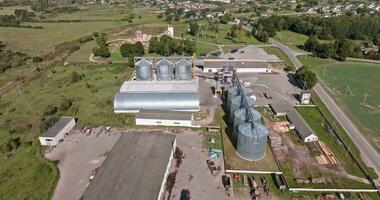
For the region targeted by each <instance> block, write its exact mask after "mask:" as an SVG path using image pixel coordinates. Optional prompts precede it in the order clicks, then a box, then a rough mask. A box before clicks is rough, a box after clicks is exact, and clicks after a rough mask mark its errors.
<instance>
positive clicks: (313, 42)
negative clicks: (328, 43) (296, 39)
mask: <svg viewBox="0 0 380 200" xmlns="http://www.w3.org/2000/svg"><path fill="white" fill-rule="evenodd" d="M318 46H319V41H318V37H317V36H315V35H310V36H309V38H308V39H307V40H306V42H305V50H306V51H309V52H314V51H315V50H316V49H317V48H318Z"/></svg>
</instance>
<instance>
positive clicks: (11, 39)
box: [0, 6, 166, 56]
mask: <svg viewBox="0 0 380 200" xmlns="http://www.w3.org/2000/svg"><path fill="white" fill-rule="evenodd" d="M86 9H87V10H83V11H79V12H74V13H67V14H64V13H63V14H59V15H57V16H55V17H52V18H49V20H81V19H82V20H83V19H86V20H88V21H83V22H33V23H23V25H32V26H42V27H43V29H32V28H14V27H0V41H3V42H4V43H6V44H7V47H8V48H10V49H13V50H17V51H21V52H24V53H27V54H29V55H31V56H35V55H42V54H45V53H47V52H49V51H52V50H53V47H54V46H56V45H57V44H60V43H62V42H67V41H72V40H75V39H79V38H81V37H83V36H85V35H90V34H92V33H93V32H103V31H109V32H115V31H116V32H117V30H119V29H123V28H129V27H131V26H132V27H135V26H138V25H142V24H144V25H143V27H144V26H146V27H150V29H152V30H154V28H156V27H162V28H163V29H158V30H159V31H161V30H165V28H166V25H165V24H164V23H162V21H160V20H158V19H157V17H156V14H154V10H152V9H151V8H139V9H135V10H134V12H141V13H145V12H147V13H148V14H144V15H143V16H142V17H141V18H139V17H137V16H135V19H133V23H129V22H128V21H125V20H120V19H121V18H122V17H124V16H125V14H124V13H123V12H124V11H123V10H125V9H123V8H115V7H103V8H100V7H97V6H90V7H86ZM0 12H1V10H0ZM98 12H99V13H98ZM78 16H79V17H80V16H81V17H82V18H78ZM102 20H103V21H102ZM104 20H108V21H104ZM131 33H132V32H131ZM132 34H134V31H133V33H132Z"/></svg>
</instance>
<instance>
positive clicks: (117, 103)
mask: <svg viewBox="0 0 380 200" xmlns="http://www.w3.org/2000/svg"><path fill="white" fill-rule="evenodd" d="M142 109H153V110H198V109H199V93H198V92H177V93H174V92H172V93H168V92H166V93H165V92H163V93H150V92H149V93H132V92H128V93H117V94H116V95H115V99H114V111H115V112H123V111H128V110H142Z"/></svg>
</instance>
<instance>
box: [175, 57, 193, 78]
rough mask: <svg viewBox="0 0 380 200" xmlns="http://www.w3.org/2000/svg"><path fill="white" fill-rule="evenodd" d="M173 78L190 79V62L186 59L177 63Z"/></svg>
mask: <svg viewBox="0 0 380 200" xmlns="http://www.w3.org/2000/svg"><path fill="white" fill-rule="evenodd" d="M175 79H176V80H177V81H179V80H191V79H192V70H191V63H189V62H187V61H183V62H180V63H177V64H176V66H175Z"/></svg>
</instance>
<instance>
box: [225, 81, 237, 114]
mask: <svg viewBox="0 0 380 200" xmlns="http://www.w3.org/2000/svg"><path fill="white" fill-rule="evenodd" d="M238 95H239V88H238V86H232V87H230V88H229V89H228V96H227V107H228V109H230V108H231V100H232V99H233V98H234V97H236V96H238Z"/></svg>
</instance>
